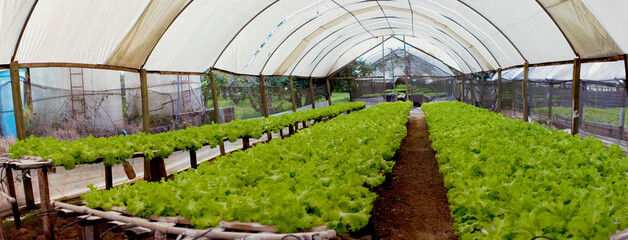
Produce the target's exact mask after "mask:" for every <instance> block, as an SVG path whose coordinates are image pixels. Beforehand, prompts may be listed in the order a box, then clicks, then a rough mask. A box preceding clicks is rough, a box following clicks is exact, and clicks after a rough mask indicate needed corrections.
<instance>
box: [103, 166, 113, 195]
mask: <svg viewBox="0 0 628 240" xmlns="http://www.w3.org/2000/svg"><path fill="white" fill-rule="evenodd" d="M105 188H106V189H107V190H109V189H111V188H113V171H112V167H111V166H107V165H105Z"/></svg>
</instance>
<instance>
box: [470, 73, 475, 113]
mask: <svg viewBox="0 0 628 240" xmlns="http://www.w3.org/2000/svg"><path fill="white" fill-rule="evenodd" d="M473 82H475V76H474V75H473V74H471V83H470V84H469V90H470V92H471V105H473V106H477V105H476V104H475V87H473Z"/></svg>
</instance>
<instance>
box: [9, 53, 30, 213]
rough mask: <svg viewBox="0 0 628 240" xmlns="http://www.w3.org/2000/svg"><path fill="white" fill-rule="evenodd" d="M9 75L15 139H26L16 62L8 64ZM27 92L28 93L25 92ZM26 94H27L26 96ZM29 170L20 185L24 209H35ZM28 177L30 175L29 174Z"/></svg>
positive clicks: (25, 85) (27, 88)
mask: <svg viewBox="0 0 628 240" xmlns="http://www.w3.org/2000/svg"><path fill="white" fill-rule="evenodd" d="M9 73H10V74H11V90H12V97H13V113H14V117H15V129H16V130H17V139H19V140H24V139H26V126H25V124H24V108H23V105H22V90H21V86H20V85H21V84H20V66H19V64H18V62H17V61H13V62H11V63H10V64H9ZM25 81H28V82H26V83H25V84H24V98H25V99H24V100H25V101H27V103H30V104H29V105H27V106H30V105H32V103H31V102H32V97H31V92H30V78H28V79H25ZM27 90H28V91H27ZM27 93H28V94H27ZM29 172H30V171H29V170H22V175H23V176H25V177H23V178H22V183H23V185H24V195H25V198H26V208H27V209H34V208H35V198H34V197H33V183H32V181H31V179H30V178H29V177H26V175H27V173H29ZM29 175H30V174H29Z"/></svg>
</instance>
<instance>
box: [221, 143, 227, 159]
mask: <svg viewBox="0 0 628 240" xmlns="http://www.w3.org/2000/svg"><path fill="white" fill-rule="evenodd" d="M225 154H227V151H226V150H225V143H224V142H223V143H221V144H220V155H221V156H222V155H225Z"/></svg>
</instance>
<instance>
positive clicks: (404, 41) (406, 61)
mask: <svg viewBox="0 0 628 240" xmlns="http://www.w3.org/2000/svg"><path fill="white" fill-rule="evenodd" d="M403 63H404V73H405V74H406V101H408V98H410V95H409V94H408V88H410V86H408V52H407V50H406V36H405V35H404V36H403Z"/></svg>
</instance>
